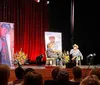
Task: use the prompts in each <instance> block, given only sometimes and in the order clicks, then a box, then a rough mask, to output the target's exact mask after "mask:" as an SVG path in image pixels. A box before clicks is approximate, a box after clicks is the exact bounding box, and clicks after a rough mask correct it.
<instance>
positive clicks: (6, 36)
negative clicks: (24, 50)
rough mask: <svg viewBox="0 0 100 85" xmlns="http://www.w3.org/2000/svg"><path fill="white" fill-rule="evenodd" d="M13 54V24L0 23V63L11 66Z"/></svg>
mask: <svg viewBox="0 0 100 85" xmlns="http://www.w3.org/2000/svg"><path fill="white" fill-rule="evenodd" d="M13 54H14V24H13V23H7V22H0V63H1V64H7V65H9V66H12V57H13Z"/></svg>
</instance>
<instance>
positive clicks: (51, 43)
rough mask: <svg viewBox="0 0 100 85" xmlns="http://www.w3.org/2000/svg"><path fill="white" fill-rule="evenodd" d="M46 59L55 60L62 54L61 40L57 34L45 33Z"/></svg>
mask: <svg viewBox="0 0 100 85" xmlns="http://www.w3.org/2000/svg"><path fill="white" fill-rule="evenodd" d="M45 47H46V54H47V58H57V57H58V56H60V55H61V53H62V39H61V33H59V32H45Z"/></svg>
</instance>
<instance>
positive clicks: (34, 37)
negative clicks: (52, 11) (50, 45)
mask: <svg viewBox="0 0 100 85" xmlns="http://www.w3.org/2000/svg"><path fill="white" fill-rule="evenodd" d="M0 22H11V23H14V29H15V31H14V34H15V35H14V41H15V42H14V51H15V52H17V51H19V50H20V48H22V49H23V51H24V52H25V53H27V54H28V57H29V59H30V60H31V61H33V62H34V61H35V59H36V57H37V56H39V55H41V54H44V55H45V39H44V32H45V31H48V5H47V4H46V3H45V0H41V2H40V3H37V2H35V1H34V0H2V1H1V2H0ZM45 60H46V57H44V61H45Z"/></svg>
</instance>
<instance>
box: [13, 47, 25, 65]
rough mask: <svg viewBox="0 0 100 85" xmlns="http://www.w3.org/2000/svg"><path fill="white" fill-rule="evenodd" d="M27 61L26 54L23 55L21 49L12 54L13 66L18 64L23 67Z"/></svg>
mask: <svg viewBox="0 0 100 85" xmlns="http://www.w3.org/2000/svg"><path fill="white" fill-rule="evenodd" d="M26 60H27V54H25V53H24V52H22V49H21V50H20V51H19V52H17V53H15V54H14V64H15V65H16V64H19V65H23V64H25V62H26Z"/></svg>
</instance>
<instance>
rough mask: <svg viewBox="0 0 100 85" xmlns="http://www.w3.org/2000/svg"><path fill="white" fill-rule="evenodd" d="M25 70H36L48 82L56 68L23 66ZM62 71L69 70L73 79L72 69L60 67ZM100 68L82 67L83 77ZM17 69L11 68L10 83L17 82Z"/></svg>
mask: <svg viewBox="0 0 100 85" xmlns="http://www.w3.org/2000/svg"><path fill="white" fill-rule="evenodd" d="M22 67H23V68H24V69H26V68H33V69H35V70H36V71H37V72H39V73H41V74H42V75H43V78H44V80H47V79H51V70H52V69H53V68H54V67H55V66H46V65H44V66H36V65H25V66H22ZM60 67H61V68H62V69H64V70H67V71H68V72H69V76H70V79H72V78H73V74H72V68H66V67H65V66H60ZM96 67H98V68H99V66H90V67H89V66H87V65H83V66H80V68H82V75H83V77H84V76H85V74H88V73H89V72H90V70H91V69H93V68H96ZM15 68H16V67H15V66H14V67H11V75H10V78H9V81H12V80H15V79H16V77H15V73H14V69H15Z"/></svg>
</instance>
